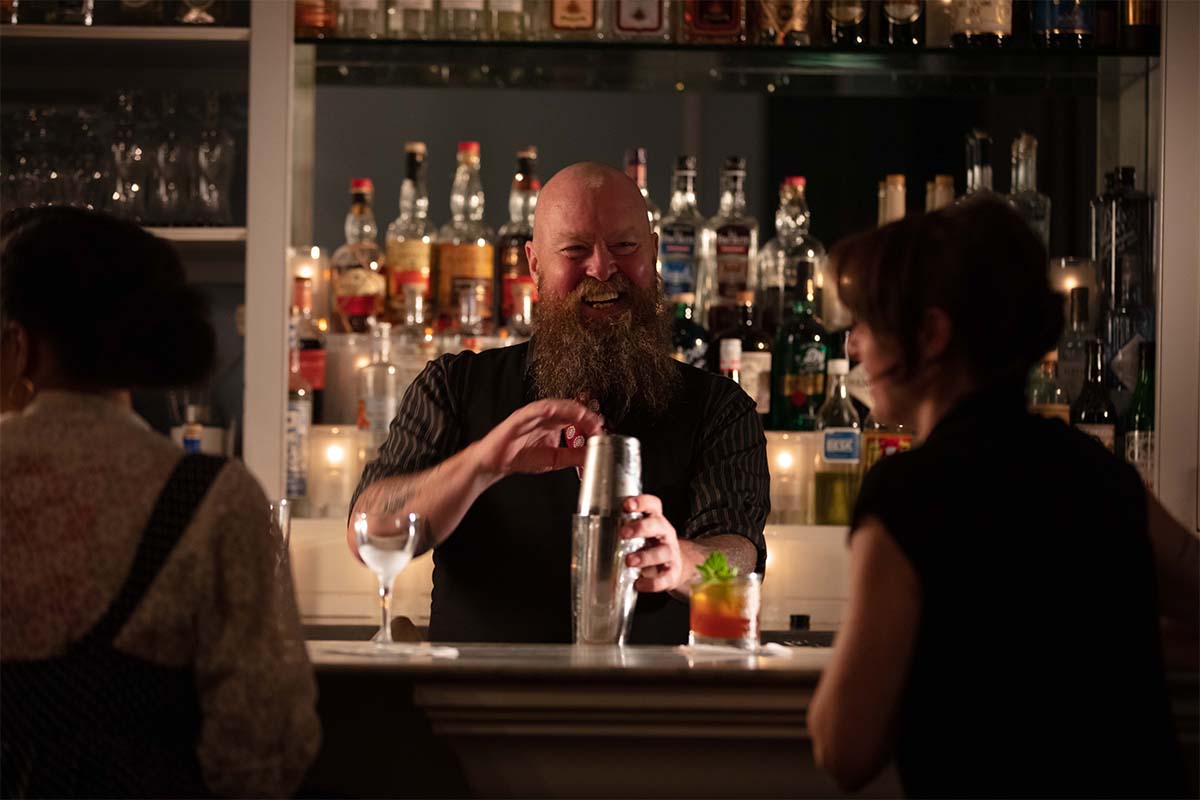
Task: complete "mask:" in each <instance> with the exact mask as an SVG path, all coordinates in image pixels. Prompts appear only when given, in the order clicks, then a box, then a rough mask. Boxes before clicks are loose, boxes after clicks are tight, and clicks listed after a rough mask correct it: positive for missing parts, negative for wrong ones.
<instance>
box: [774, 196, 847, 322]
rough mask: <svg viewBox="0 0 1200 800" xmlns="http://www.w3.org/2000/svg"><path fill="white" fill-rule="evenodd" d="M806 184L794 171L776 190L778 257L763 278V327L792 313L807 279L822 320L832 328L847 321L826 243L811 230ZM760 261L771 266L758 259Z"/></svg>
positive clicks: (803, 290) (818, 314)
mask: <svg viewBox="0 0 1200 800" xmlns="http://www.w3.org/2000/svg"><path fill="white" fill-rule="evenodd" d="M806 186H807V181H806V180H805V179H804V177H803V176H801V175H795V176H791V177H788V178H785V179H784V183H783V185H782V186H781V187H780V190H779V202H780V210H779V213H777V214H776V215H775V230H776V233H777V235H778V237H779V244H780V251H781V257H780V258H777V259H776V260H775V262H774V266H775V273H774V274H773V275H771V276H770V277H769V278H767V277H766V276H764V277H763V278H762V281H763V297H764V314H763V316H764V319H765V320H766V322H764V324H763V327H765V328H769V327H770V326H771V324H772V323H774V324H775V325H776V327H778V324H779V323H778V322H775V319H784V318H786V317H787V316H788V314H790V313H791V311H792V309H793V308H794V307H795V305H796V302H797V300H798V299H799V298H801V297H803V296H804V294H805V293H806V281H809V280H811V281H812V283H813V290H814V293H815V303H816V306H815V309H814V310H815V313H816V314H817V316H818V317H820V318H821V319H822V320H823V321H824V324H826V325H829V326H830V327H831V329H833V330H839V329H842V328H845V327H849V325H850V313H849V311H848V310H847V309H846V307H845V306H844V305H842V302H841V300H840V298H839V297H838V295H837V291H836V287H834V286H833V285H832V279H831V276H828V275H827V274H826V270H827V268H828V265H827V263H826V253H825V245H823V244H822V243H821V240H820V239H818V238H817V237H816V236H813V234H812V231H811V224H812V214H811V212H810V210H809V206H808V201H807V199H806V198H805V188H806ZM760 264H763V266H770V265H769V264H767V263H765V262H761V261H760ZM777 298H778V299H777Z"/></svg>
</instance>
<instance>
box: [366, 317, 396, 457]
mask: <svg viewBox="0 0 1200 800" xmlns="http://www.w3.org/2000/svg"><path fill="white" fill-rule="evenodd" d="M391 354H392V326H391V325H390V324H388V323H386V322H380V323H378V324H376V325H374V326H373V329H372V331H371V363H370V364H367V365H366V366H364V367H362V368H361V369H359V371H358V421H357V422H358V429H359V430H361V431H366V432H367V435H368V437H369V438H370V443H371V445H370V446H371V448H372V449H378V448H379V446H380V445H382V444H383V443H384V442H385V441H387V437H388V428H389V427H390V426H391V424H392V420H393V419H395V417H396V409H397V408H398V407H399V404H400V398H401V397H402V396H403V394H404V389H405V386H404V376H403V374H402V373H401V370H399V369H398V368H397V367H396V365H395V364H393V363H392V360H391Z"/></svg>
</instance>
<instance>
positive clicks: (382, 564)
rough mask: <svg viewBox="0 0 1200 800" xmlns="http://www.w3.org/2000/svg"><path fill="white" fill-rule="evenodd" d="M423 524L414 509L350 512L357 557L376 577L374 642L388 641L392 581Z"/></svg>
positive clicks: (408, 558)
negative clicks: (377, 611)
mask: <svg viewBox="0 0 1200 800" xmlns="http://www.w3.org/2000/svg"><path fill="white" fill-rule="evenodd" d="M423 526H424V520H423V519H422V517H421V515H420V514H414V513H401V514H366V513H358V514H355V515H354V522H353V530H354V542H355V545H356V546H357V548H358V555H359V558H361V559H362V561H363V563H364V564H366V565H367V567H368V568H370V570H371V571H372V572H374V573H375V576H376V577H377V578H378V579H379V606H380V628H379V632H378V633H377V634H375V637H374V639H372V641H374V642H375V643H376V644H378V645H381V646H382V645H388V644H391V643H392V619H391V616H392V614H391V599H392V584H393V583H394V582H395V580H396V576H397V575H399V574H400V572H401V571H403V569H404V568H405V567H406V566H408V562H409V561H411V560H412V557H413V554H414V553H415V552H416V551H417V547H418V545H419V544H420V541H421V533H422V528H423Z"/></svg>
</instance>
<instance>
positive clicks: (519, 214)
mask: <svg viewBox="0 0 1200 800" xmlns="http://www.w3.org/2000/svg"><path fill="white" fill-rule="evenodd" d="M541 188H542V184H541V182H540V181H539V180H538V176H537V148H536V147H524V148H522V149H520V150H518V151H517V170H516V172H515V173H513V180H512V189H511V190H510V191H509V194H508V222H506V223H504V224H503V225H502V226H500V230H499V232H498V233H497V234H496V254H497V264H496V275H497V280H496V284H497V285H498V286H499V287H500V297H499V301H500V302H499V306H500V307H499V309H497V311H498V313H499V324H500V325H501V326H503V327H505V328H508V329H509V331H510V332H512V333H516V334H518V335H520V336H528V335H529V334H530V333H532V332H533V315H534V306H535V305H536V304H537V287H536V286H535V285H534V282H533V276H532V275H530V273H529V259H528V258H527V257H526V255H525V245H526V243H528V242H530V241H532V240H533V214H534V209H535V208H536V207H537V198H538V192H539V191H540V190H541Z"/></svg>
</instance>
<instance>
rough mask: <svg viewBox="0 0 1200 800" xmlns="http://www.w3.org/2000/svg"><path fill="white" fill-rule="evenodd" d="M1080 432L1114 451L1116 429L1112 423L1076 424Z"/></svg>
mask: <svg viewBox="0 0 1200 800" xmlns="http://www.w3.org/2000/svg"><path fill="white" fill-rule="evenodd" d="M1075 427H1076V428H1078V429H1079V431H1080V432H1081V433H1086V434H1087V435H1088V436H1091V437H1092V438H1093V439H1095V440H1096V441H1098V442H1100V444H1102V445H1104V446H1105V447H1107V448H1108V449H1109V451H1110V452H1115V451H1116V438H1117V437H1116V429H1115V428H1114V427H1113V426H1112V425H1076V426H1075Z"/></svg>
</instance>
